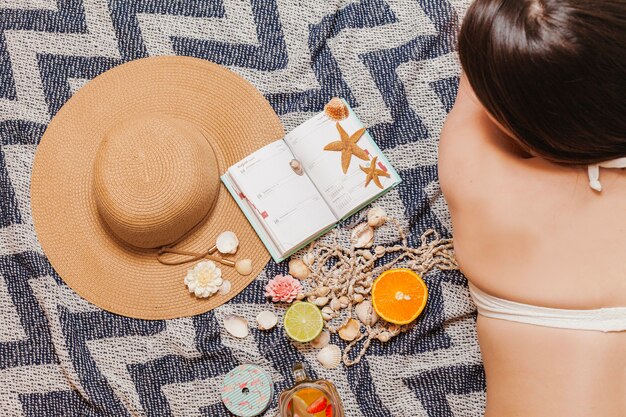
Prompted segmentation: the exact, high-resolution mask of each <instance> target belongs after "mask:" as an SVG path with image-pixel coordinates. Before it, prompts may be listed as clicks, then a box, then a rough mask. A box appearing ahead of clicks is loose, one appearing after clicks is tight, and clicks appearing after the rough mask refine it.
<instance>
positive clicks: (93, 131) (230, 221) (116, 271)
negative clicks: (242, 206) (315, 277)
mask: <svg viewBox="0 0 626 417" xmlns="http://www.w3.org/2000/svg"><path fill="white" fill-rule="evenodd" d="M146 113H156V114H163V115H168V116H173V117H177V118H182V119H185V120H188V121H190V122H192V123H194V124H195V125H196V126H198V127H199V128H201V129H202V130H203V131H204V132H205V133H206V136H207V138H209V139H210V140H211V141H212V143H211V145H212V146H213V149H214V150H215V153H216V156H217V159H218V164H219V169H220V173H224V172H225V170H226V169H228V167H230V166H231V165H233V164H234V163H236V162H238V161H239V160H241V159H243V158H244V157H246V156H247V155H249V154H250V153H252V152H254V151H255V150H257V149H259V148H260V147H262V146H264V145H266V144H268V143H270V142H272V141H275V140H277V139H280V138H281V137H283V136H284V131H283V127H282V124H281V123H280V120H279V119H278V117H277V116H276V114H275V113H274V111H273V110H272V108H271V106H270V105H269V103H268V102H267V101H266V100H265V98H264V97H263V96H262V95H261V94H260V93H259V92H258V91H257V90H256V89H255V88H254V87H253V86H252V85H251V84H250V83H248V82H247V81H246V80H244V79H243V78H241V77H240V76H238V75H237V74H235V73H233V72H231V71H229V70H227V69H225V68H223V67H221V66H219V65H216V64H213V63H210V62H208V61H204V60H200V59H197V58H191V57H151V58H145V59H140V60H136V61H132V62H128V63H125V64H122V65H120V66H118V67H115V68H113V69H111V70H109V71H107V72H105V73H103V74H101V75H99V76H98V77H96V78H94V79H93V80H91V81H90V82H88V83H87V84H86V85H85V86H84V87H83V88H81V89H80V90H79V91H78V92H77V93H76V94H74V96H72V97H71V98H70V99H69V100H68V102H67V103H66V104H65V105H64V106H63V107H62V108H61V110H60V111H59V112H58V113H57V115H56V116H55V117H54V118H53V119H52V121H51V122H50V124H49V126H48V128H47V129H46V131H45V133H44V135H43V137H42V139H41V142H40V144H39V147H38V149H37V153H36V156H35V161H34V164H33V173H32V178H31V206H32V214H33V221H34V224H35V230H36V232H37V236H38V238H39V241H40V243H41V246H42V248H43V250H44V253H45V254H46V256H47V257H48V259H49V260H50V263H51V264H52V266H53V267H54V269H55V270H56V272H57V273H58V274H59V276H60V277H61V278H62V279H63V280H64V281H65V283H66V284H67V285H68V286H70V287H71V288H72V289H73V290H75V291H76V292H77V293H78V294H79V295H81V296H82V297H84V298H85V299H87V300H88V301H90V302H92V303H93V304H95V305H97V306H99V307H101V308H103V309H105V310H108V311H111V312H113V313H117V314H120V315H123V316H127V317H134V318H140V319H171V318H177V317H187V316H192V315H196V314H200V313H204V312H207V311H209V310H211V309H213V308H215V307H217V306H220V305H221V304H223V303H225V302H226V301H228V300H229V299H231V298H232V297H234V296H235V295H237V294H238V293H239V292H241V291H242V290H243V289H244V288H245V287H246V286H247V285H248V284H249V283H250V282H251V281H253V280H254V279H255V278H256V276H257V275H258V274H259V273H260V272H261V271H262V270H263V268H264V267H265V265H266V263H267V261H268V260H269V253H268V251H267V249H266V248H265V247H264V246H263V243H262V242H261V240H260V239H259V238H258V236H257V235H256V233H255V232H254V229H253V228H252V227H251V226H250V224H249V222H248V221H247V219H246V218H245V216H244V215H243V214H242V212H241V210H239V208H238V206H237V204H236V203H235V201H234V200H233V198H232V197H231V196H230V194H229V193H228V191H227V190H226V189H225V187H224V186H223V185H220V192H219V195H218V197H217V201H216V203H215V206H214V208H213V210H212V212H211V214H210V215H209V216H208V217H207V218H206V219H205V220H204V221H203V222H202V223H201V224H200V225H199V226H198V227H197V228H196V229H195V230H194V231H193V232H192V233H190V234H189V235H188V236H186V237H185V238H184V239H183V240H182V241H180V242H179V243H178V244H177V248H180V249H186V250H190V251H204V250H207V249H208V248H209V247H211V246H212V245H213V244H214V242H215V239H216V237H217V235H219V234H220V233H221V232H223V231H225V230H231V231H233V232H235V234H236V235H237V237H238V238H239V241H240V246H239V250H238V252H237V254H236V258H237V259H246V258H249V259H252V265H253V271H252V273H251V274H250V275H248V276H242V275H240V274H238V273H237V272H236V271H235V270H234V268H230V267H226V266H222V267H221V269H222V273H223V276H224V278H225V279H228V280H230V281H231V283H232V289H231V291H230V292H229V293H228V294H226V295H219V294H216V295H214V296H212V297H210V298H208V299H198V298H196V297H195V296H194V295H193V294H190V293H189V292H188V290H187V288H186V286H185V284H184V282H183V279H184V277H185V275H186V273H187V270H188V269H190V268H191V267H193V264H183V265H177V266H168V265H163V264H161V263H159V262H158V260H157V258H156V250H139V249H133V248H131V247H129V246H126V245H123V244H122V243H121V242H119V241H118V240H117V239H116V238H115V237H114V236H112V234H111V233H110V232H109V231H108V230H107V229H106V227H105V226H104V225H103V222H102V221H101V219H100V218H99V215H98V211H97V208H96V202H95V201H94V196H93V193H92V171H93V164H94V160H95V155H96V151H97V149H98V146H99V144H100V141H101V139H102V138H103V136H104V134H105V133H106V132H107V131H108V130H109V129H111V127H113V126H114V125H115V124H116V123H119V122H121V121H123V120H126V119H129V118H132V117H135V116H140V115H142V114H146Z"/></svg>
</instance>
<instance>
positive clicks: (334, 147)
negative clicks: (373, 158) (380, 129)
mask: <svg viewBox="0 0 626 417" xmlns="http://www.w3.org/2000/svg"><path fill="white" fill-rule="evenodd" d="M336 126H337V130H338V131H339V136H340V138H339V140H337V141H335V142H331V143H329V144H328V145H326V146H324V150H325V151H338V152H341V169H343V173H344V174H345V173H346V172H348V167H349V166H350V160H351V159H352V155H354V156H356V157H357V158H359V159H362V160H364V161H368V160H369V159H370V156H369V155H368V154H367V152H365V151H364V150H363V149H362V148H360V147H358V146H357V144H356V143H357V142H358V141H359V139H361V136H363V133H365V128H364V127H362V128H360V129H359V130H357V131H356V132H354V133H353V134H352V135H351V136H350V135H348V133H346V131H345V130H344V129H343V127H341V125H340V124H339V123H336Z"/></svg>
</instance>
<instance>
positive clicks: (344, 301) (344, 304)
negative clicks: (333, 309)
mask: <svg viewBox="0 0 626 417" xmlns="http://www.w3.org/2000/svg"><path fill="white" fill-rule="evenodd" d="M339 302H340V303H341V307H342V308H346V307H348V304H350V299H349V298H348V297H346V296H345V295H342V296H341V297H339Z"/></svg>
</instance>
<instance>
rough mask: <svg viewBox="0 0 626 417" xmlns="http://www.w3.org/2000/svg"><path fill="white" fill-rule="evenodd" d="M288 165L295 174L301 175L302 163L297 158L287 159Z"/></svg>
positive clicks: (302, 172) (302, 171)
mask: <svg viewBox="0 0 626 417" xmlns="http://www.w3.org/2000/svg"><path fill="white" fill-rule="evenodd" d="M289 166H290V167H291V169H292V170H293V172H295V173H296V174H297V175H303V174H304V170H303V169H302V164H301V163H300V161H298V160H297V159H292V160H291V161H289Z"/></svg>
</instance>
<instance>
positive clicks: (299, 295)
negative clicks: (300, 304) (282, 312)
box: [296, 292, 306, 301]
mask: <svg viewBox="0 0 626 417" xmlns="http://www.w3.org/2000/svg"><path fill="white" fill-rule="evenodd" d="M304 297H306V296H305V295H304V293H301V292H299V293H298V295H296V300H298V301H302V300H304Z"/></svg>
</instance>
